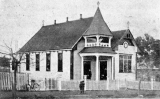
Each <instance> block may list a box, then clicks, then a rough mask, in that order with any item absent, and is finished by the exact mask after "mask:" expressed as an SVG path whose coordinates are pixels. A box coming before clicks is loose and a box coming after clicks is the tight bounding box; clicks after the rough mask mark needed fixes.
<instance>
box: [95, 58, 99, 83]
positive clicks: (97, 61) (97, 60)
mask: <svg viewBox="0 0 160 99" xmlns="http://www.w3.org/2000/svg"><path fill="white" fill-rule="evenodd" d="M98 67H99V55H96V81H98V80H99V78H98V75H99V72H98V71H99V69H98Z"/></svg>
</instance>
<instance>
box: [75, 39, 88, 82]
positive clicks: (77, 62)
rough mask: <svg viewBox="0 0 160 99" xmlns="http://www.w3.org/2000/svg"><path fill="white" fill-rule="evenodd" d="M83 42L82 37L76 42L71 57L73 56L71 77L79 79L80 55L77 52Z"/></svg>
mask: <svg viewBox="0 0 160 99" xmlns="http://www.w3.org/2000/svg"><path fill="white" fill-rule="evenodd" d="M84 46H85V43H84V40H83V39H82V40H81V41H79V42H78V44H77V49H76V50H74V53H73V58H74V64H73V69H74V70H73V79H74V80H79V79H81V57H80V55H79V52H80V51H81V50H82V49H83V48H84Z"/></svg>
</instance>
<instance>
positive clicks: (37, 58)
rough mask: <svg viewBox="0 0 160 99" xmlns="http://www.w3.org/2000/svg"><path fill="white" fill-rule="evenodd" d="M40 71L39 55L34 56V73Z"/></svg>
mask: <svg viewBox="0 0 160 99" xmlns="http://www.w3.org/2000/svg"><path fill="white" fill-rule="evenodd" d="M39 70H40V55H39V54H36V71H39Z"/></svg>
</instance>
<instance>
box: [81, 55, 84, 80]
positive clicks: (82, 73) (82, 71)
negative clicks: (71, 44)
mask: <svg viewBox="0 0 160 99" xmlns="http://www.w3.org/2000/svg"><path fill="white" fill-rule="evenodd" d="M83 64H84V63H83V56H81V80H83V75H84V66H83Z"/></svg>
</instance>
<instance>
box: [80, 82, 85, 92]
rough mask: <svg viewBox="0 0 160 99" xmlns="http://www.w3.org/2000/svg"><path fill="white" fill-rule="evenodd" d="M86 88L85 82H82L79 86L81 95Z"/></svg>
mask: <svg viewBox="0 0 160 99" xmlns="http://www.w3.org/2000/svg"><path fill="white" fill-rule="evenodd" d="M84 86H85V83H84V81H81V82H80V84H79V88H80V91H81V93H84Z"/></svg>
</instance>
